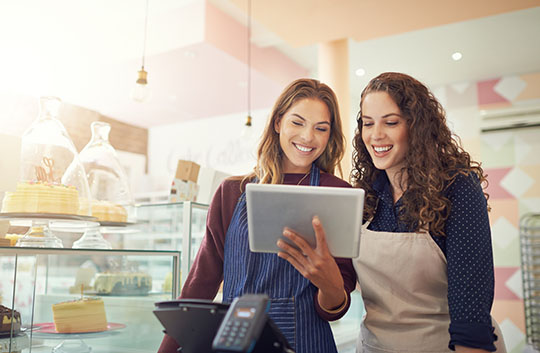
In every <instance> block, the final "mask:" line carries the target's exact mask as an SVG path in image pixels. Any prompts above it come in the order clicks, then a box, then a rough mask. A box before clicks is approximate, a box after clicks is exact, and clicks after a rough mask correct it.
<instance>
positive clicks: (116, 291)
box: [94, 272, 152, 295]
mask: <svg viewBox="0 0 540 353" xmlns="http://www.w3.org/2000/svg"><path fill="white" fill-rule="evenodd" d="M151 289H152V277H150V276H149V275H148V274H146V273H143V272H104V273H98V274H97V275H96V278H95V279H94V290H95V291H96V292H98V293H99V294H102V295H146V294H148V292H149V291H150V290H151Z"/></svg>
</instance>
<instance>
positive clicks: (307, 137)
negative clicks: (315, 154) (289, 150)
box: [300, 127, 313, 141]
mask: <svg viewBox="0 0 540 353" xmlns="http://www.w3.org/2000/svg"><path fill="white" fill-rule="evenodd" d="M300 137H301V138H302V139H303V140H304V141H311V140H312V139H313V131H312V130H311V129H310V128H308V127H305V128H304V129H302V132H301V133H300Z"/></svg>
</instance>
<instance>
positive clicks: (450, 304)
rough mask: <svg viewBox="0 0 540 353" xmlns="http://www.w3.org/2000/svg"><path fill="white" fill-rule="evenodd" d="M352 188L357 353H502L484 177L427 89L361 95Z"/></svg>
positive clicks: (379, 83) (391, 82)
mask: <svg viewBox="0 0 540 353" xmlns="http://www.w3.org/2000/svg"><path fill="white" fill-rule="evenodd" d="M354 147H355V152H354V154H353V160H354V166H353V172H352V174H351V176H352V183H353V185H354V186H355V187H360V188H363V189H364V190H365V191H366V203H365V211H364V218H365V220H366V222H365V224H364V227H363V229H362V238H361V245H360V256H359V257H358V258H357V259H355V260H354V261H353V263H354V266H355V269H356V273H357V276H358V283H359V286H360V288H361V291H362V297H363V299H364V304H365V308H366V317H365V319H364V321H363V323H362V326H361V332H360V337H359V340H358V351H359V352H449V351H450V350H454V349H455V350H456V351H458V352H488V351H497V352H505V348H504V344H503V340H502V336H501V334H500V330H499V329H498V326H497V324H496V323H495V322H494V321H493V320H492V318H491V315H490V311H491V306H492V303H493V293H494V274H493V255H492V247H491V233H490V226H489V219H488V205H487V194H485V193H484V191H483V187H485V186H487V180H486V175H485V173H484V172H483V170H482V168H481V166H480V164H479V163H477V162H474V161H472V160H471V157H470V155H469V153H467V152H466V151H464V150H463V148H462V147H461V144H460V141H459V139H458V138H457V137H456V136H454V135H453V134H452V132H451V131H450V129H449V128H448V127H447V125H446V114H445V111H444V109H443V108H442V106H441V104H440V103H439V102H438V101H437V99H436V98H435V97H434V96H433V94H432V93H431V92H430V91H429V89H428V88H427V87H426V86H425V85H423V84H422V83H420V82H419V81H417V80H416V79H414V78H412V77H410V76H408V75H405V74H401V73H393V72H388V73H383V74H381V75H379V76H377V77H376V78H374V79H372V80H371V81H370V82H369V84H368V85H367V86H366V88H365V89H364V91H363V92H362V95H361V99H360V112H359V113H358V129H357V131H356V135H355V138H354Z"/></svg>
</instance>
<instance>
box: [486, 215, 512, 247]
mask: <svg viewBox="0 0 540 353" xmlns="http://www.w3.org/2000/svg"><path fill="white" fill-rule="evenodd" d="M491 233H492V234H491V236H492V237H493V242H494V243H495V244H497V246H498V247H500V248H502V249H506V248H507V247H508V246H509V245H510V244H511V243H512V242H513V241H515V240H516V239H517V237H518V236H519V232H518V229H517V228H516V227H514V225H513V224H512V223H510V222H509V221H508V220H507V219H506V218H504V217H499V219H497V220H496V221H495V224H493V226H492V227H491Z"/></svg>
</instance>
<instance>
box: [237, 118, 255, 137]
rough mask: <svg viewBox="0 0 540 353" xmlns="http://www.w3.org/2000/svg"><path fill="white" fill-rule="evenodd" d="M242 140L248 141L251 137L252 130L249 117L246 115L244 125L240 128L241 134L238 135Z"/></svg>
mask: <svg viewBox="0 0 540 353" xmlns="http://www.w3.org/2000/svg"><path fill="white" fill-rule="evenodd" d="M240 136H242V137H243V138H246V139H250V138H251V137H252V136H253V128H252V127H251V115H248V116H247V118H246V123H245V124H244V127H243V128H242V133H241V134H240Z"/></svg>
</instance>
